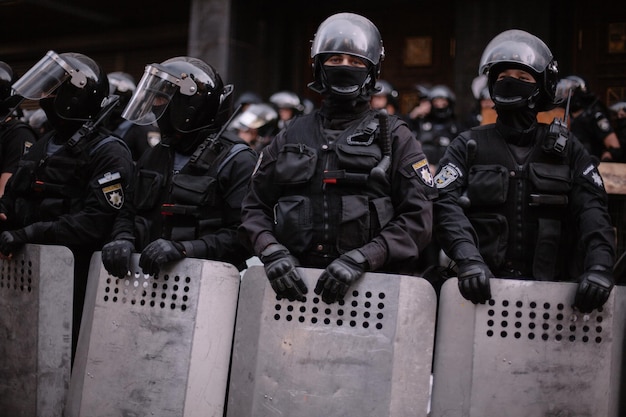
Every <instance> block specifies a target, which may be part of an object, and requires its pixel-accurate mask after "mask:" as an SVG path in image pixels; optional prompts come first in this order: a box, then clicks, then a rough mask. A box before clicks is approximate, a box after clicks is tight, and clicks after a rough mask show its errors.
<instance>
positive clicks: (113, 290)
mask: <svg viewBox="0 0 626 417" xmlns="http://www.w3.org/2000/svg"><path fill="white" fill-rule="evenodd" d="M191 285H192V280H191V278H190V277H181V276H179V275H174V276H169V275H167V274H165V275H163V276H159V275H147V274H143V273H135V274H134V276H132V277H131V276H129V277H127V278H124V279H119V278H115V277H112V276H108V277H107V279H106V285H105V287H104V297H103V301H104V302H108V303H130V304H132V305H138V306H146V307H157V308H169V309H171V310H176V309H180V310H181V311H186V310H187V308H188V307H189V291H190V287H191Z"/></svg>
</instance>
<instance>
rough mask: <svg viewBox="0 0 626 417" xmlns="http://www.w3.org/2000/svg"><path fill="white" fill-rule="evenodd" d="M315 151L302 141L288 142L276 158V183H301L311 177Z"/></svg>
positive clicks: (315, 157) (313, 171)
mask: <svg viewBox="0 0 626 417" xmlns="http://www.w3.org/2000/svg"><path fill="white" fill-rule="evenodd" d="M316 164H317V153H316V152H315V150H313V148H310V147H308V146H306V145H304V144H302V143H288V144H286V145H285V146H283V147H282V149H281V150H280V152H279V153H278V158H277V159H276V173H275V177H274V178H275V181H276V183H277V184H303V183H305V182H307V181H309V180H310V179H311V178H313V174H314V173H315V165H316Z"/></svg>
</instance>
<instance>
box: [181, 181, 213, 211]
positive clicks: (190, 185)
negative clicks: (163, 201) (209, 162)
mask: <svg viewBox="0 0 626 417" xmlns="http://www.w3.org/2000/svg"><path fill="white" fill-rule="evenodd" d="M216 183H217V181H216V180H215V178H213V177H210V176H208V175H200V176H197V175H187V174H178V175H174V176H173V177H172V197H173V198H174V201H175V202H176V203H180V204H190V205H193V206H206V205H210V206H212V205H214V204H215V188H216Z"/></svg>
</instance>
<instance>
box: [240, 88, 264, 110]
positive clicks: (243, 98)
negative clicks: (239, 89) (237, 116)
mask: <svg viewBox="0 0 626 417" xmlns="http://www.w3.org/2000/svg"><path fill="white" fill-rule="evenodd" d="M262 102H263V100H262V99H261V96H259V95H258V94H257V93H255V92H253V91H244V92H243V93H241V95H240V96H239V97H237V100H236V101H235V105H234V108H236V109H237V108H239V106H245V105H247V104H252V103H262Z"/></svg>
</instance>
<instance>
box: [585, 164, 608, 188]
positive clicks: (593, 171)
mask: <svg viewBox="0 0 626 417" xmlns="http://www.w3.org/2000/svg"><path fill="white" fill-rule="evenodd" d="M583 177H584V178H585V179H586V180H588V181H589V182H591V183H592V184H593V185H595V186H596V187H598V188H601V189H604V182H603V181H602V175H600V172H599V171H598V169H597V168H596V166H595V165H594V164H590V165H589V166H588V167H587V168H585V169H584V171H583Z"/></svg>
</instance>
